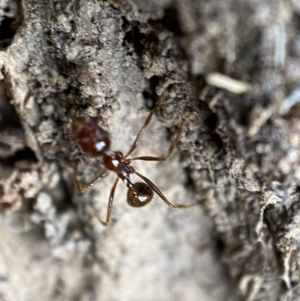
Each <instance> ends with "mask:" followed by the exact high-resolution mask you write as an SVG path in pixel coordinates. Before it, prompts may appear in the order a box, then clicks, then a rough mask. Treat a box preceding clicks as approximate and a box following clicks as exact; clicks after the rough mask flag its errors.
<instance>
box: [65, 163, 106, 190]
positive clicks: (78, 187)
mask: <svg viewBox="0 0 300 301" xmlns="http://www.w3.org/2000/svg"><path fill="white" fill-rule="evenodd" d="M69 166H70V167H71V168H72V169H73V171H74V185H75V187H76V189H77V190H78V191H79V192H84V191H85V190H87V189H88V188H89V187H90V186H92V185H93V184H94V183H95V182H96V181H98V180H99V179H101V178H102V177H104V176H105V175H106V174H107V172H108V171H107V170H104V171H102V172H101V173H99V174H98V175H96V176H95V177H94V178H93V179H92V180H91V181H90V182H88V183H87V184H85V185H82V186H81V185H80V183H79V181H78V179H77V177H78V170H77V166H76V167H74V166H73V165H69Z"/></svg>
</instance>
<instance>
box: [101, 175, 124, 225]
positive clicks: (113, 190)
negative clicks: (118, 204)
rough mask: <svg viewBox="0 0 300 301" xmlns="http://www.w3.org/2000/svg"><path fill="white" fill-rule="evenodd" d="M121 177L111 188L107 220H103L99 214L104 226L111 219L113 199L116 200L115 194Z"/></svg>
mask: <svg viewBox="0 0 300 301" xmlns="http://www.w3.org/2000/svg"><path fill="white" fill-rule="evenodd" d="M119 179H120V178H119V177H117V178H116V180H115V183H114V185H113V186H112V188H111V191H110V194H109V200H108V206H107V213H106V220H105V222H103V221H101V219H100V218H99V216H98V215H97V218H98V220H99V221H100V223H101V224H102V225H103V226H107V225H108V223H109V220H110V214H111V210H112V206H113V201H114V195H115V190H116V187H117V184H118V181H119Z"/></svg>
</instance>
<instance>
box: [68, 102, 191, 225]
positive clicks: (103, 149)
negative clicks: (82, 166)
mask: <svg viewBox="0 0 300 301" xmlns="http://www.w3.org/2000/svg"><path fill="white" fill-rule="evenodd" d="M163 100H164V97H163V96H160V97H159V100H158V102H157V104H156V106H155V107H154V108H153V109H152V110H151V111H150V113H149V115H148V117H147V118H146V120H145V122H144V124H143V126H142V127H141V128H140V130H139V132H138V134H137V136H136V138H135V140H134V142H133V143H132V145H131V147H130V149H129V151H128V152H127V153H126V154H125V156H124V155H123V153H122V152H120V151H113V150H111V149H110V138H109V134H108V133H107V132H106V131H105V130H103V129H102V128H101V127H100V126H99V125H98V119H97V118H92V117H89V116H77V117H75V118H74V119H73V121H72V125H71V132H72V135H73V137H74V138H75V141H76V142H77V144H78V145H79V146H80V147H81V148H82V149H83V150H84V151H85V152H86V153H87V154H88V155H89V156H90V157H102V159H103V165H104V167H105V170H104V171H102V172H101V173H99V174H98V175H97V176H96V177H95V178H93V179H92V180H91V181H90V182H89V183H87V184H85V185H83V186H81V185H80V184H79V181H78V180H77V169H76V168H75V169H74V184H75V187H76V189H77V190H78V191H79V192H84V191H85V190H86V189H88V188H89V187H90V186H91V185H93V184H94V183H95V182H96V181H97V180H99V179H101V178H102V177H103V176H105V175H106V174H107V173H108V172H109V171H113V172H115V173H116V174H117V178H116V179H115V181H114V184H113V186H112V188H111V191H110V195H109V201H108V208H107V214H106V220H105V221H101V220H100V219H99V217H98V219H99V220H100V222H101V223H102V224H103V225H104V226H107V225H108V223H109V220H110V215H111V211H112V206H113V200H114V193H115V190H116V186H117V184H118V181H119V179H121V180H122V181H126V186H127V188H128V193H127V203H128V204H129V205H130V206H132V207H143V206H145V205H147V204H149V203H150V202H151V200H152V198H153V191H154V192H155V193H156V194H157V195H158V196H159V197H160V198H161V199H162V200H163V201H164V202H165V203H166V204H167V205H168V206H169V207H170V208H188V207H190V206H193V205H195V204H192V205H174V204H172V203H171V202H170V201H169V200H168V199H167V198H166V197H165V196H164V194H163V193H162V192H161V191H160V190H159V189H158V188H157V186H156V185H155V184H154V183H153V182H152V181H150V180H149V179H148V178H147V177H145V176H143V175H142V174H140V173H139V172H138V171H136V170H135V169H134V168H133V167H132V166H131V162H132V161H134V160H144V161H166V160H167V159H168V158H169V157H170V155H171V154H172V152H173V150H174V148H175V145H176V143H177V142H178V139H179V134H180V132H181V130H182V126H183V124H184V122H185V121H186V120H187V119H188V117H189V116H190V115H191V114H192V113H190V114H188V116H185V117H183V119H182V121H181V124H180V126H179V128H178V130H177V133H176V135H175V137H174V138H173V140H172V141H171V143H170V146H169V149H168V152H167V154H166V155H165V156H163V157H154V156H139V157H132V158H129V155H130V154H131V153H132V152H133V151H134V150H135V149H136V148H137V146H138V142H139V140H140V138H141V136H142V133H143V131H144V130H145V128H146V127H147V125H148V124H149V122H150V120H151V118H152V116H153V115H154V113H155V112H156V111H157V109H158V108H159V107H160V105H161V104H162V102H163ZM131 174H136V175H137V176H138V177H140V178H141V179H142V180H143V181H144V182H137V183H132V182H131V181H130V175H131Z"/></svg>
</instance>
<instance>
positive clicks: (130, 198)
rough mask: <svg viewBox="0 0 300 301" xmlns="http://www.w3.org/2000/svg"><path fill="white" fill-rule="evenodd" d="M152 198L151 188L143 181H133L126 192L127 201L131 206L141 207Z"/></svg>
mask: <svg viewBox="0 0 300 301" xmlns="http://www.w3.org/2000/svg"><path fill="white" fill-rule="evenodd" d="M152 198H153V190H152V189H151V188H150V187H149V186H148V185H147V184H146V183H143V182H137V183H134V184H133V186H132V188H129V189H128V192H127V203H128V205H129V206H131V207H143V206H145V205H147V204H149V203H150V202H151V201H152Z"/></svg>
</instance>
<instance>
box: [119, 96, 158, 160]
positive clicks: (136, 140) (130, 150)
mask: <svg viewBox="0 0 300 301" xmlns="http://www.w3.org/2000/svg"><path fill="white" fill-rule="evenodd" d="M163 101H164V96H163V95H160V96H159V99H158V102H157V103H156V105H155V107H154V108H153V109H152V110H151V111H150V113H149V115H148V117H147V118H146V120H145V122H144V124H143V126H142V127H141V129H140V131H139V132H138V134H137V136H136V138H135V140H134V142H133V143H132V145H131V147H130V149H129V151H128V153H127V154H126V155H125V158H126V157H128V156H129V155H130V154H131V153H132V152H133V151H134V150H135V149H136V148H137V145H138V142H139V140H140V138H141V136H142V133H143V132H144V130H145V128H146V127H147V125H148V124H149V122H150V120H151V118H152V116H153V115H154V113H155V112H156V111H157V109H158V108H159V107H160V105H161V104H162V103H163Z"/></svg>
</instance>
